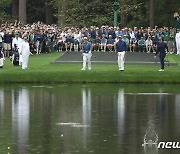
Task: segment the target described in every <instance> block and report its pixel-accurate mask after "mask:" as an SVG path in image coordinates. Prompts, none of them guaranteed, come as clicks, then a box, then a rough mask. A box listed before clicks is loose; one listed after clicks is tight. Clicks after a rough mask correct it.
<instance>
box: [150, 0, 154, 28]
mask: <svg viewBox="0 0 180 154" xmlns="http://www.w3.org/2000/svg"><path fill="white" fill-rule="evenodd" d="M150 27H151V28H154V0H150Z"/></svg>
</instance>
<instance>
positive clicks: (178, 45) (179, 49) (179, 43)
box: [176, 41, 180, 55]
mask: <svg viewBox="0 0 180 154" xmlns="http://www.w3.org/2000/svg"><path fill="white" fill-rule="evenodd" d="M176 48H177V54H178V55H180V41H178V42H176Z"/></svg>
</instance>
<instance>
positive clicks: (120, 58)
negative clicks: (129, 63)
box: [118, 51, 125, 70]
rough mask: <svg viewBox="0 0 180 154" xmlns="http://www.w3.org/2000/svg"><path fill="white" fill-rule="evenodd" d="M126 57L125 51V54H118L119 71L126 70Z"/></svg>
mask: <svg viewBox="0 0 180 154" xmlns="http://www.w3.org/2000/svg"><path fill="white" fill-rule="evenodd" d="M124 56H125V51H123V52H118V66H119V69H121V70H124V60H125V58H124Z"/></svg>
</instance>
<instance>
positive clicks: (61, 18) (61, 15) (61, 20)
mask: <svg viewBox="0 0 180 154" xmlns="http://www.w3.org/2000/svg"><path fill="white" fill-rule="evenodd" d="M65 9H66V1H65V0H61V1H60V2H59V5H58V26H60V27H65Z"/></svg>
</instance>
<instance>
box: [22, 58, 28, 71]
mask: <svg viewBox="0 0 180 154" xmlns="http://www.w3.org/2000/svg"><path fill="white" fill-rule="evenodd" d="M28 61H29V55H22V69H26V68H27V67H28Z"/></svg>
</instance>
